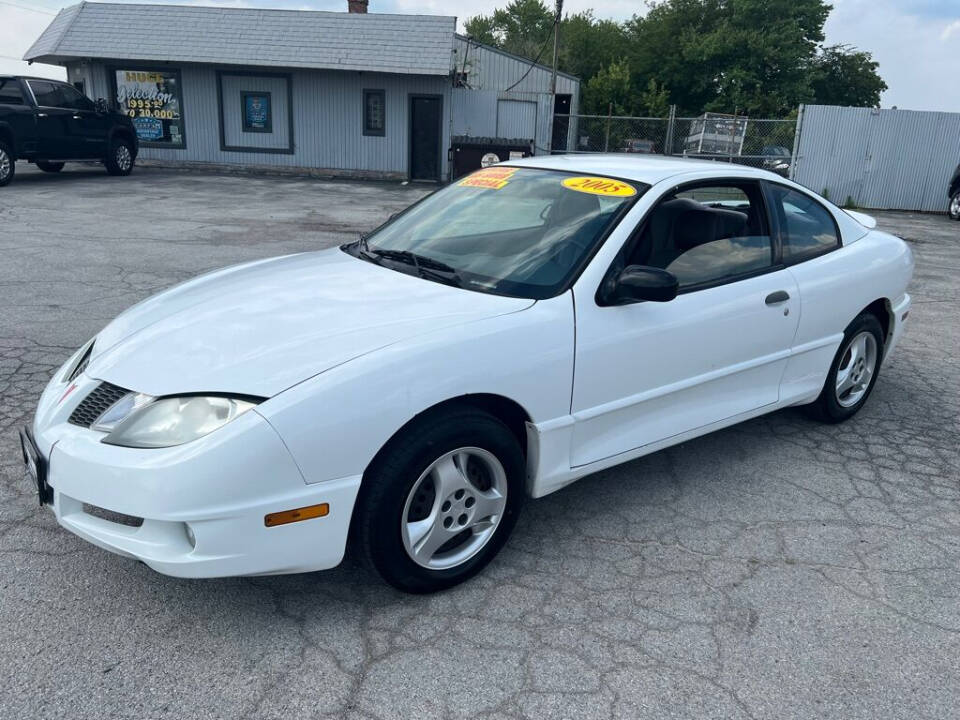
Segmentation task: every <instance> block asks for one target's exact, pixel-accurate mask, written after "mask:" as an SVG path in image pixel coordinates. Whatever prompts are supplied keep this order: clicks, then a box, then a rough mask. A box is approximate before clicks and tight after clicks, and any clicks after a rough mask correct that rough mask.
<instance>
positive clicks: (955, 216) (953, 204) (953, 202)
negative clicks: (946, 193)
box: [950, 189, 960, 220]
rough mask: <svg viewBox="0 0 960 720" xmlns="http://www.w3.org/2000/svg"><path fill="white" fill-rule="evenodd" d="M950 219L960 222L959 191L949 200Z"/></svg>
mask: <svg viewBox="0 0 960 720" xmlns="http://www.w3.org/2000/svg"><path fill="white" fill-rule="evenodd" d="M950 219H951V220H960V189H958V190H957V191H956V192H955V193H954V194H953V197H952V198H950Z"/></svg>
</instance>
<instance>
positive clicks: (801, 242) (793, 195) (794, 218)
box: [770, 184, 840, 263]
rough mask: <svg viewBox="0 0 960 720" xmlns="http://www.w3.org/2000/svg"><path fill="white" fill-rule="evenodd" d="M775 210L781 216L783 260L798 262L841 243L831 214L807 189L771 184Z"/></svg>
mask: <svg viewBox="0 0 960 720" xmlns="http://www.w3.org/2000/svg"><path fill="white" fill-rule="evenodd" d="M770 189H771V193H772V195H773V197H774V211H775V212H776V213H777V216H778V217H779V218H780V226H781V228H782V232H781V243H782V244H783V261H784V262H787V263H790V262H798V261H800V260H807V259H809V258H812V257H815V256H817V255H821V254H822V253H825V252H829V251H830V250H833V249H834V248H835V247H837V246H838V245H839V244H840V238H839V237H838V236H837V225H836V223H835V222H834V220H833V216H832V215H831V214H830V213H829V211H828V210H827V209H826V208H825V207H823V205H821V204H820V203H819V202H817V201H816V200H814V199H813V198H812V197H810V196H809V195H807V194H806V193H802V192H797V191H796V190H792V189H790V188H788V187H785V186H783V185H773V184H772V185H771V186H770Z"/></svg>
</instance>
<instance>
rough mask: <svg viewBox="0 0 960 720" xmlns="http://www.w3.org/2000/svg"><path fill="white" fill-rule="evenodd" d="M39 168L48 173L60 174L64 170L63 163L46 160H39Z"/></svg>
mask: <svg viewBox="0 0 960 720" xmlns="http://www.w3.org/2000/svg"><path fill="white" fill-rule="evenodd" d="M37 167H38V168H40V169H41V170H43V172H46V173H58V172H60V171H61V170H63V163H62V162H46V161H44V160H37Z"/></svg>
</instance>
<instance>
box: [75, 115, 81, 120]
mask: <svg viewBox="0 0 960 720" xmlns="http://www.w3.org/2000/svg"><path fill="white" fill-rule="evenodd" d="M73 119H74V120H83V115H74V116H73Z"/></svg>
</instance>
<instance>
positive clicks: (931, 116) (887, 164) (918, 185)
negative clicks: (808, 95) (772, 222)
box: [791, 105, 960, 212]
mask: <svg viewBox="0 0 960 720" xmlns="http://www.w3.org/2000/svg"><path fill="white" fill-rule="evenodd" d="M796 147H797V150H796V157H795V160H794V167H793V170H792V174H791V177H792V178H793V179H794V180H795V181H796V182H798V183H800V184H801V185H804V186H806V187H808V188H810V189H811V190H814V191H816V192H818V193H823V192H824V191H825V190H826V192H827V194H828V195H829V197H830V199H831V200H832V201H833V202H835V203H837V204H843V203H845V202H846V201H847V198H850V199H852V200H853V202H854V203H855V204H856V205H857V206H858V207H863V208H873V209H877V210H881V209H882V210H922V211H931V212H945V211H946V208H947V185H948V183H949V182H950V177H951V176H952V175H953V171H954V169H955V168H956V167H957V163H958V162H960V113H943V112H919V111H914V110H877V109H872V108H848V107H834V106H827V105H805V106H801V115H800V137H799V142H798V144H797V146H796Z"/></svg>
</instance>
